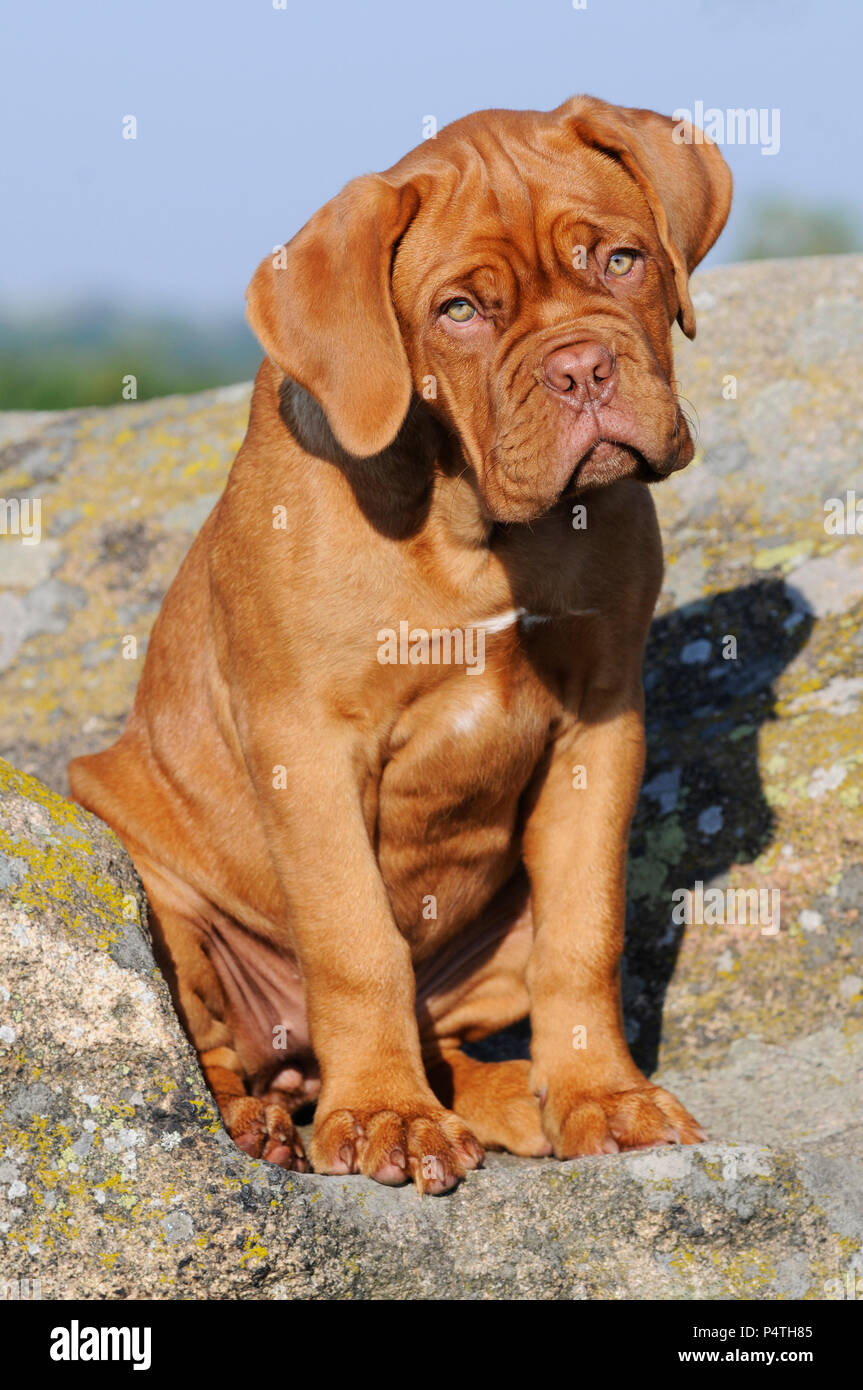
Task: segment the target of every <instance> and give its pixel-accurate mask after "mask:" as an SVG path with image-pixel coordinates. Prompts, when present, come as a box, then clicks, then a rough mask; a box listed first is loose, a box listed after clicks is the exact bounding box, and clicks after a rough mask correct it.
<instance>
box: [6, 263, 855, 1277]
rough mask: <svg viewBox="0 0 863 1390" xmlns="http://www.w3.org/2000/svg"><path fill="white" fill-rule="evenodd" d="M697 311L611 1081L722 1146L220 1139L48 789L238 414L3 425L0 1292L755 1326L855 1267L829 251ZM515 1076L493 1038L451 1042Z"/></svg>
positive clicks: (221, 398) (838, 324) (132, 885)
mask: <svg viewBox="0 0 863 1390" xmlns="http://www.w3.org/2000/svg"><path fill="white" fill-rule="evenodd" d="M695 292H696V295H697V300H696V303H697V306H698V327H699V334H698V338H697V340H696V343H695V344H692V345H690V344H688V343H683V342H682V341H681V344H680V346H679V348H678V377H679V380H680V382H681V392H682V395H683V397H684V398H685V401H686V402H688V403H689V404H688V405H687V407H686V408H687V409H688V410H690V411H691V413H693V414H695V415H696V416H697V419H698V422H699V434H700V437H699V450H698V453H697V455H696V460H695V461H694V463H693V464H692V465H691V466H690V468H688V469H687V470H685V471H684V472H683V473H681V474H680V475H677V476H675V477H673V478H672V479H670V480H669V481H668V482H667V483H666V484H664V485H662V486H661V487H659V488H657V489H656V491H655V494H654V495H655V497H656V501H657V504H658V506H659V510H660V516H661V521H662V526H663V532H664V536H665V544H666V554H667V560H668V567H667V575H666V584H665V589H664V593H663V597H662V600H661V603H660V607H659V610H658V614H657V618H656V620H655V622H654V626H653V630H652V634H651V640H650V645H649V650H648V657H647V663H646V687H647V701H648V703H647V710H648V730H649V754H648V767H647V771H646V774H645V787H644V792H643V795H642V798H641V804H640V809H639V814H638V816H637V818H636V823H635V826H634V829H633V837H632V843H631V854H630V875H629V899H630V918H629V924H628V939H627V956H626V967H625V971H624V1003H625V1012H626V1020H627V1036H628V1037H629V1038H630V1041H631V1043H632V1046H633V1049H634V1051H635V1053H636V1056H637V1057H638V1059H639V1061H640V1063H641V1065H643V1066H645V1067H647V1068H648V1069H649V1070H650V1071H651V1072H653V1073H655V1074H656V1076H657V1079H660V1080H662V1081H664V1082H665V1083H666V1084H668V1085H670V1086H672V1087H673V1088H674V1089H675V1090H676V1091H677V1092H678V1094H679V1095H680V1096H681V1098H682V1099H683V1100H684V1102H685V1103H687V1104H688V1105H690V1106H691V1108H692V1109H693V1111H694V1112H695V1113H696V1115H697V1116H698V1118H699V1119H700V1120H701V1121H702V1123H703V1124H704V1126H705V1128H706V1129H707V1130H708V1132H709V1133H710V1135H711V1138H712V1140H714V1141H721V1142H711V1143H709V1144H705V1145H700V1146H698V1147H697V1148H694V1149H691V1150H690V1149H687V1150H653V1151H650V1152H646V1153H641V1154H633V1155H629V1156H622V1157H615V1158H597V1159H585V1160H579V1161H577V1162H573V1163H556V1162H554V1161H553V1160H542V1161H538V1160H518V1159H511V1158H507V1157H503V1156H491V1157H490V1158H489V1162H488V1165H487V1167H486V1169H485V1170H483V1171H481V1172H479V1173H476V1174H472V1175H470V1177H469V1178H468V1179H467V1181H466V1182H465V1183H464V1184H463V1185H462V1186H461V1187H460V1188H459V1189H458V1190H457V1191H456V1192H455V1193H454V1194H452V1195H451V1196H449V1197H447V1198H444V1199H429V1198H427V1199H425V1200H422V1201H421V1200H420V1199H419V1198H418V1197H417V1196H416V1195H415V1193H414V1192H413V1191H412V1190H404V1189H401V1190H395V1189H384V1188H381V1187H378V1186H376V1185H375V1184H372V1183H370V1182H367V1181H366V1180H365V1179H362V1178H350V1179H333V1178H317V1177H315V1176H312V1175H301V1176H298V1175H296V1174H284V1173H282V1172H281V1171H280V1170H278V1169H275V1168H272V1167H271V1166H270V1165H267V1164H262V1163H256V1162H254V1161H253V1160H251V1159H248V1158H246V1157H245V1156H244V1155H243V1154H241V1153H240V1152H239V1151H238V1150H236V1149H235V1148H234V1147H233V1146H232V1145H231V1144H230V1143H229V1142H228V1141H227V1139H226V1138H225V1135H224V1133H223V1131H222V1129H221V1126H220V1125H219V1123H218V1119H217V1117H216V1115H215V1114H214V1112H213V1107H212V1104H211V1101H210V1097H209V1094H208V1092H207V1090H206V1088H205V1086H204V1085H203V1082H202V1079H201V1076H200V1073H199V1071H198V1068H197V1064H196V1062H195V1059H194V1056H193V1054H192V1052H191V1050H190V1048H189V1046H188V1043H187V1042H186V1040H185V1037H184V1035H183V1034H182V1031H181V1029H180V1028H179V1025H178V1023H177V1020H176V1017H175V1015H174V1013H173V1010H172V1008H171V1004H170V999H169V996H168V993H167V990H166V988H165V985H164V983H163V982H162V980H161V978H160V976H159V974H158V972H157V971H156V969H155V966H154V964H153V960H152V955H151V952H150V947H149V942H148V939H147V934H146V928H145V926H144V925H143V923H144V921H145V908H144V903H143V900H142V898H141V894H140V888H139V885H138V883H137V881H136V879H135V876H134V873H133V871H132V869H131V865H130V864H129V861H128V859H127V857H126V855H125V853H124V851H123V850H122V848H121V847H120V846H119V844H118V842H117V841H116V839H115V838H114V837H113V835H112V834H111V833H110V832H109V831H108V830H107V829H106V828H105V827H104V826H102V825H101V824H100V823H99V822H98V821H96V820H94V819H93V818H92V817H89V816H87V815H86V814H85V813H84V812H82V811H81V810H79V809H78V808H75V807H73V806H71V805H70V804H69V803H68V802H65V801H64V800H63V799H62V797H61V796H58V795H56V794H55V793H57V792H60V793H62V792H64V791H65V789H66V781H65V764H66V761H67V759H68V758H69V757H70V756H71V755H72V754H74V753H78V752H83V751H87V750H89V749H94V748H99V747H103V746H104V745H105V744H106V743H107V742H108V741H110V739H111V738H113V737H114V735H115V734H116V733H117V732H118V730H119V728H120V727H121V724H122V720H123V718H124V716H125V713H126V711H127V709H128V707H129V704H130V703H131V697H132V693H133V691H134V687H135V684H136V682H137V679H138V675H139V671H140V662H141V658H142V655H143V652H144V650H145V647H146V638H147V633H148V631H149V627H150V625H151V623H152V620H153V618H154V616H155V613H156V612H157V610H158V606H159V603H160V601H161V598H162V595H163V593H164V591H165V589H166V587H167V585H168V583H169V582H170V579H171V578H172V576H173V574H174V572H175V570H176V568H177V566H178V564H179V562H180V559H181V558H182V555H183V554H184V552H185V549H186V548H187V546H188V544H189V543H190V541H191V539H192V536H193V534H194V532H195V530H196V529H197V527H198V526H199V524H200V522H201V520H202V518H203V516H204V515H205V514H206V510H207V509H208V507H209V506H210V505H211V504H212V501H213V499H214V498H215V496H216V495H218V491H219V489H220V487H221V486H222V484H223V482H224V479H225V476H226V474H227V470H228V467H229V465H230V461H231V459H232V457H233V454H234V452H235V451H236V448H237V446H238V445H239V442H240V439H241V438H242V433H243V429H244V425H245V415H246V411H247V403H248V387H236V388H231V389H229V390H226V391H217V392H208V393H205V394H204V395H201V396H196V397H193V398H189V399H182V398H172V399H168V400H163V401H154V402H149V403H146V404H143V405H137V404H126V405H122V406H117V407H116V408H114V409H111V410H102V409H99V410H92V411H79V412H63V413H62V414H57V415H47V416H31V415H29V414H27V415H23V416H16V417H13V418H10V417H5V418H4V417H0V497H3V498H5V499H11V498H16V497H17V498H21V499H24V498H31V499H32V498H38V499H40V500H41V503H42V536H43V539H42V540H41V541H40V543H39V544H38V545H32V546H24V545H22V544H21V543H20V541H19V540H18V539H17V538H15V537H4V538H2V539H0V587H2V588H3V590H4V592H3V594H2V599H0V665H1V666H3V669H2V670H0V706H2V708H3V714H4V718H3V727H4V733H3V745H2V751H3V752H4V753H5V754H6V755H7V756H8V757H9V758H10V759H11V761H12V762H14V763H16V764H17V765H18V766H20V767H22V768H23V769H24V770H25V772H27V773H35V774H36V775H38V776H39V777H40V778H41V779H42V782H43V783H47V784H48V786H45V785H42V783H40V782H37V781H35V780H34V778H32V777H28V776H25V775H23V774H22V773H19V772H16V771H14V770H13V769H12V768H11V767H7V766H4V767H3V769H2V773H0V936H2V945H0V950H2V961H3V965H2V972H0V1061H2V1064H3V1077H2V1087H0V1106H2V1111H0V1237H2V1240H3V1243H4V1256H3V1261H2V1265H0V1275H2V1280H3V1281H10V1280H16V1279H21V1280H26V1279H29V1280H34V1279H39V1280H40V1282H41V1286H42V1294H43V1297H49V1298H62V1297H71V1296H79V1297H80V1296H84V1297H106V1296H107V1297H123V1296H128V1297H168V1298H172V1297H201V1296H204V1297H209V1298H309V1297H315V1298H343V1297H345V1298H347V1297H354V1298H357V1297H362V1298H443V1299H449V1298H479V1299H488V1298H525V1299H527V1298H621V1297H623V1298H626V1297H635V1298H647V1297H661V1298H690V1297H700V1298H771V1299H772V1298H777V1297H800V1296H809V1297H813V1298H824V1297H831V1296H835V1293H834V1291H835V1289H836V1288H837V1287H838V1285H837V1283H836V1281H841V1280H842V1279H844V1278H845V1276H846V1274H847V1273H848V1272H849V1271H855V1272H856V1273H857V1274H858V1275H860V1274H863V1256H861V1242H863V1202H861V1197H860V1193H861V1191H863V1182H861V1178H863V1172H861V1167H863V1164H861V1158H860V1155H861V1139H863V1104H861V1102H863V1056H861V1054H863V985H861V980H863V966H861V960H860V957H861V947H863V833H861V831H863V807H861V766H863V749H861V747H860V743H859V728H860V711H861V701H863V693H861V692H863V636H861V617H863V583H861V575H863V506H861V508H860V511H861V516H860V520H859V526H860V534H857V532H856V530H855V518H856V511H855V506H856V499H858V498H859V499H861V502H863V469H861V465H860V462H859V422H858V418H857V406H856V402H857V401H858V400H859V399H860V398H861V395H863V391H861V374H863V366H861V364H863V343H861V333H863V312H861V310H862V309H863V257H855V256H851V257H839V258H823V259H822V258H811V259H807V260H805V261H796V262H795V261H782V262H773V263H770V262H759V263H756V264H752V265H744V266H734V267H723V268H720V269H719V270H715V271H711V272H708V273H706V274H704V275H702V276H699V277H697V278H696V284H695ZM825 343H826V344H827V345H828V347H829V351H828V350H827V349H826V348H825V346H824V345H825ZM837 360H841V372H838V371H837V370H836V362H837ZM732 378H733V380H732ZM837 500H838V501H839V502H841V504H842V505H841V507H838V506H837V505H835V504H836V502H837ZM840 514H841V517H842V518H843V521H842V526H839V525H838V522H837V518H839V517H840ZM831 518H832V521H831ZM849 521H850V526H849V524H848V523H849ZM128 637H134V638H136V639H137V655H136V656H132V657H129V655H128V652H129V649H130V647H131V644H130V643H125V644H124V640H123V639H124V638H128ZM124 648H125V651H126V655H124ZM49 787H50V788H53V789H54V790H53V791H52V790H49ZM699 884H700V885H701V888H700V889H699V888H698V885H699ZM753 890H754V891H753ZM747 891H749V892H750V893H751V896H750V897H749V898H748V899H747V898H746V897H745V896H744V894H745V893H746V892H747ZM687 892H689V893H690V895H691V896H690V897H689V898H686V896H685V894H686V893H687ZM699 893H700V897H699V896H698V894H699ZM759 895H760V896H759ZM687 904H688V910H689V915H690V917H692V916H694V917H695V918H696V920H694V921H691V922H689V923H688V924H684V922H683V921H682V920H680V918H681V915H685V913H686V910H687ZM738 907H739V909H740V910H739V911H738ZM744 907H745V908H746V914H744V913H743V910H742V909H743V908H744ZM699 918H701V919H703V920H698V919H699ZM732 918H737V920H732ZM741 918H743V920H741ZM675 919H677V920H675ZM777 928H778V929H777ZM7 994H8V997H7ZM527 1046H528V1038H527V1030H526V1028H524V1027H521V1028H517V1029H514V1030H512V1031H511V1032H510V1033H509V1034H507V1035H501V1036H499V1037H498V1038H496V1039H491V1040H489V1041H488V1042H487V1043H484V1044H481V1045H478V1047H477V1049H476V1050H477V1051H479V1052H481V1053H482V1054H483V1055H487V1056H502V1055H517V1054H519V1053H522V1054H523V1053H524V1052H525V1051H526V1049H527Z"/></svg>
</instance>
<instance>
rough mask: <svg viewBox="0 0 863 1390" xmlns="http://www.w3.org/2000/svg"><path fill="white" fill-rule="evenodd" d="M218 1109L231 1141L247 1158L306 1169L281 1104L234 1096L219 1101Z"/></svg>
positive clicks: (299, 1142) (296, 1136)
mask: <svg viewBox="0 0 863 1390" xmlns="http://www.w3.org/2000/svg"><path fill="white" fill-rule="evenodd" d="M219 1108H220V1109H221V1112H222V1119H223V1120H224V1122H225V1128H226V1129H227V1131H228V1133H229V1134H230V1136H231V1138H232V1139H233V1141H234V1143H235V1144H236V1145H237V1147H238V1148H240V1149H242V1150H243V1152H244V1153H247V1154H249V1156H250V1157H251V1158H263V1159H265V1160H266V1162H267V1163H277V1164H278V1165H279V1167H280V1168H290V1169H291V1170H292V1171H294V1172H296V1173H307V1172H308V1171H309V1164H308V1160H307V1158H306V1151H305V1149H304V1148H303V1141H302V1139H301V1138H300V1136H299V1134H298V1133H297V1131H296V1129H295V1128H294V1122H293V1120H292V1119H291V1117H290V1115H289V1114H288V1112H287V1110H285V1108H284V1106H281V1105H275V1104H272V1103H270V1102H267V1101H265V1100H259V1099H258V1098H257V1097H256V1096H234V1097H231V1098H230V1099H228V1100H223V1101H220V1102H219Z"/></svg>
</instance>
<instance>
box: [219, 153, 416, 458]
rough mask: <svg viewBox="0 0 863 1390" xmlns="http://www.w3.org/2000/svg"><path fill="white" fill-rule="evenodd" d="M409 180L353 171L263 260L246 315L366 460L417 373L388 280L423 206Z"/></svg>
mask: <svg viewBox="0 0 863 1390" xmlns="http://www.w3.org/2000/svg"><path fill="white" fill-rule="evenodd" d="M418 201H419V198H418V194H417V193H416V191H415V190H414V189H413V188H412V187H411V186H410V185H407V186H406V187H404V188H395V187H394V186H393V185H392V184H389V183H387V182H386V180H385V179H382V178H380V177H378V175H377V174H364V175H363V176H362V177H361V178H358V179H353V180H352V182H351V183H349V184H348V185H347V186H346V187H345V188H344V189H343V190H342V192H341V193H339V194H338V196H337V197H335V198H333V199H332V200H331V201H330V202H329V203H326V204H325V206H324V207H322V208H321V209H320V211H318V212H316V213H315V215H314V216H313V217H312V218H311V219H310V221H309V222H307V223H306V225H305V227H303V228H302V229H301V230H300V231H299V232H297V235H296V236H295V237H293V238H292V240H291V241H289V242H288V243H287V245H286V246H284V247H280V248H279V250H278V252H276V253H275V254H274V255H273V256H272V257H267V259H266V260H264V261H262V262H261V264H260V265H259V266H258V269H257V270H256V272H255V274H254V276H253V278H252V282H251V284H250V285H249V289H248V293H247V296H246V301H247V307H246V314H247V317H248V320H249V323H250V324H251V326H252V329H253V330H254V332H255V334H256V336H257V337H258V339H259V340H260V342H261V344H262V346H263V347H264V349H265V351H266V352H267V354H268V355H269V356H270V357H271V358H272V360H273V361H274V362H275V363H276V365H277V366H278V367H280V368H281V370H282V371H283V372H284V373H285V375H286V376H289V377H292V378H293V379H294V381H298V382H299V383H300V385H301V386H303V387H305V389H306V390H307V391H308V392H309V393H310V394H311V395H312V396H314V397H315V398H316V400H317V401H318V402H319V404H320V405H321V406H322V408H323V410H324V412H325V414H326V416H327V419H328V421H329V424H330V428H331V429H332V431H333V434H334V435H335V436H336V439H337V440H338V441H339V443H340V444H341V445H342V447H343V448H344V449H347V451H348V453H350V454H354V455H356V456H357V457H359V458H367V457H369V456H370V455H371V454H377V453H379V452H380V451H381V449H385V448H386V447H387V445H388V444H391V443H392V441H393V439H395V437H396V435H397V434H398V431H399V428H400V426H401V423H402V421H403V420H404V417H405V415H406V413H407V409H408V405H409V403H410V397H411V386H412V383H411V375H410V368H409V366H408V360H407V355H406V353H405V350H404V345H403V343H402V340H401V334H400V332H399V326H398V322H397V320H396V314H395V309H394V307H393V301H392V291H391V287H390V271H391V266H392V259H393V254H394V251H395V247H396V243H397V242H398V239H399V237H400V236H401V235H402V233H403V232H404V231H405V229H406V227H407V225H408V223H409V222H410V220H411V218H412V217H413V216H414V214H415V212H416V209H417V206H418Z"/></svg>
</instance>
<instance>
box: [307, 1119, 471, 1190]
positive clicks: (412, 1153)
mask: <svg viewBox="0 0 863 1390" xmlns="http://www.w3.org/2000/svg"><path fill="white" fill-rule="evenodd" d="M309 1152H310V1156H311V1160H312V1167H313V1168H314V1170H315V1172H316V1173H364V1174H365V1176H366V1177H368V1178H374V1179H375V1181H376V1182H382V1183H387V1184H389V1185H391V1186H392V1185H396V1184H399V1183H404V1182H409V1181H411V1180H413V1182H414V1183H415V1184H416V1186H417V1188H418V1189H419V1191H420V1192H421V1193H424V1192H430V1193H434V1194H437V1193H439V1192H448V1191H449V1190H450V1188H453V1187H455V1185H456V1183H457V1182H458V1181H459V1180H460V1179H461V1178H463V1177H464V1175H465V1173H467V1172H469V1171H470V1169H472V1168H478V1167H479V1166H480V1165H481V1163H482V1161H483V1159H484V1157H485V1154H484V1152H483V1148H482V1145H481V1144H480V1143H479V1140H478V1139H476V1138H475V1137H474V1135H473V1134H472V1133H471V1132H470V1130H469V1129H468V1128H467V1126H466V1125H465V1124H464V1123H463V1121H462V1120H460V1119H459V1118H458V1116H457V1115H454V1114H453V1113H452V1112H451V1111H450V1110H445V1109H444V1108H443V1106H440V1107H436V1108H433V1107H431V1106H427V1107H422V1108H418V1109H416V1110H410V1111H402V1110H398V1111H397V1110H387V1109H383V1108H380V1109H379V1108H376V1107H372V1108H359V1107H356V1106H352V1107H351V1108H350V1109H339V1110H331V1111H330V1112H329V1114H328V1115H326V1116H324V1117H322V1118H321V1119H319V1120H317V1121H316V1124H315V1132H314V1136H313V1138H312V1143H311V1147H310V1150H309Z"/></svg>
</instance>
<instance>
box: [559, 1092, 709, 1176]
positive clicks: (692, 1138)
mask: <svg viewBox="0 0 863 1390" xmlns="http://www.w3.org/2000/svg"><path fill="white" fill-rule="evenodd" d="M543 1127H544V1129H545V1132H546V1134H547V1135H548V1137H549V1139H550V1140H551V1142H552V1145H553V1147H554V1152H555V1154H556V1155H557V1157H558V1158H576V1157H579V1156H581V1155H583V1154H602V1153H618V1152H619V1151H620V1150H621V1149H647V1148H651V1147H653V1146H654V1145H656V1144H699V1143H701V1142H702V1141H703V1140H704V1139H705V1138H706V1137H707V1136H706V1135H705V1133H704V1130H703V1129H702V1128H701V1126H700V1125H699V1124H698V1123H697V1121H696V1120H694V1119H693V1117H692V1116H691V1115H690V1113H689V1111H688V1110H686V1109H684V1107H683V1106H682V1105H681V1104H680V1101H679V1100H677V1099H676V1098H675V1097H674V1096H673V1095H672V1094H671V1092H670V1091H664V1090H663V1089H662V1087H661V1086H651V1085H649V1084H648V1083H646V1082H645V1084H644V1085H643V1086H638V1087H633V1088H632V1089H630V1090H625V1091H598V1092H597V1091H594V1092H590V1093H585V1092H581V1093H578V1092H576V1091H574V1090H573V1089H572V1088H569V1090H568V1091H564V1092H563V1093H562V1094H560V1093H558V1094H555V1093H554V1089H553V1088H550V1089H549V1094H548V1095H547V1096H546V1098H545V1103H544V1107H543Z"/></svg>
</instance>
